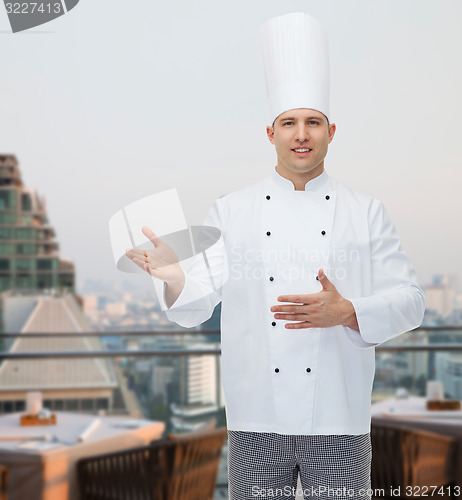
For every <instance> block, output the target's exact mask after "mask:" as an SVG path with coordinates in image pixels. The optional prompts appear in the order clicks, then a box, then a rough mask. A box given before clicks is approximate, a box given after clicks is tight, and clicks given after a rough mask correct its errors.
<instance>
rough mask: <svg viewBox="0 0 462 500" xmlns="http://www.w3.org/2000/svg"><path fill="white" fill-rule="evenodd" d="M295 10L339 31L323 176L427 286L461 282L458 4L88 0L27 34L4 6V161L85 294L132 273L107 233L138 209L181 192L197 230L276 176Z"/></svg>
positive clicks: (461, 34)
mask: <svg viewBox="0 0 462 500" xmlns="http://www.w3.org/2000/svg"><path fill="white" fill-rule="evenodd" d="M292 11H299V12H300V11H302V12H306V13H308V14H311V15H312V16H313V17H315V18H317V19H319V20H320V21H321V22H322V24H323V25H324V26H325V28H326V29H327V32H328V36H329V44H330V61H331V79H332V84H331V86H332V99H331V110H332V111H331V113H332V120H333V121H334V122H335V123H336V124H337V133H336V136H335V138H334V141H333V142H332V144H331V145H330V149H329V154H328V157H327V159H326V170H327V171H328V173H329V174H330V175H332V176H334V177H336V178H338V179H339V180H341V181H343V182H345V183H347V184H348V185H350V186H351V187H354V188H356V189H358V190H360V191H363V192H365V193H368V194H371V195H373V196H375V197H377V198H379V199H381V200H382V201H383V202H384V203H385V205H386V206H387V208H388V209H389V211H390V213H391V216H392V218H393V220H394V222H395V224H396V226H397V228H398V232H399V233H400V236H401V240H402V244H403V247H404V249H405V250H406V252H407V253H408V254H409V256H410V257H411V258H412V260H413V262H414V263H415V267H416V270H417V274H418V277H419V280H420V282H421V283H422V284H426V283H427V282H428V281H429V280H430V279H431V276H432V275H433V274H436V273H454V274H456V275H458V276H459V277H460V276H462V269H461V258H460V257H461V242H462V233H461V231H460V229H459V228H460V215H461V212H462V210H461V208H462V201H461V196H460V194H461V186H462V169H461V167H462V153H461V151H460V147H461V138H460V135H461V125H460V117H461V114H462V113H461V112H462V104H461V103H462V99H461V98H460V95H459V94H460V89H461V88H462V63H461V60H462V58H461V56H460V50H461V47H462V30H461V29H460V26H461V24H460V21H461V19H462V2H460V0H438V1H434V0H433V1H430V0H388V1H382V2H380V1H378V0H373V1H371V0H349V1H347V2H346V1H344V0H323V1H321V0H318V1H309V0H304V1H298V0H284V2H282V1H281V0H252V1H248V0H246V1H244V0H237V1H234V2H225V1H221V0H199V1H194V2H191V1H190V0H179V1H164V2H159V1H155V0H137V1H136V2H132V1H122V0H93V1H90V0H81V1H80V3H79V4H78V5H77V7H75V9H73V10H72V11H71V12H69V13H68V14H66V15H65V16H63V17H61V18H59V19H57V20H55V21H53V22H51V23H49V24H45V25H43V26H41V27H38V28H35V29H33V30H30V31H27V32H23V33H17V34H14V35H13V34H11V33H9V32H10V28H9V24H8V19H7V16H6V12H5V10H4V9H3V8H0V59H1V61H2V64H1V68H2V70H1V76H0V88H1V94H0V99H1V100H0V117H1V118H0V124H1V125H0V127H1V129H0V153H14V154H16V155H17V157H18V159H19V162H20V168H21V171H22V176H23V180H24V182H25V184H26V185H27V186H29V187H34V188H35V189H37V190H38V192H39V194H40V195H44V196H45V197H46V200H47V209H48V215H49V219H50V222H51V224H52V225H53V226H54V227H55V229H56V232H57V238H58V240H59V242H60V244H61V254H62V256H63V257H64V258H68V259H71V260H73V261H74V262H75V265H76V269H77V284H78V286H81V285H82V284H83V282H84V281H85V280H86V279H89V278H90V279H102V280H106V281H116V280H120V279H121V278H126V276H124V275H122V273H120V272H119V271H117V270H116V268H115V265H114V262H113V257H112V252H111V247H110V241H109V236H108V221H109V218H110V217H111V215H112V214H113V213H115V212H116V211H117V210H119V209H120V208H122V207H123V206H124V205H126V204H128V203H130V202H132V201H135V200H137V199H139V198H142V197H145V196H148V195H150V194H152V193H156V192H159V191H162V190H165V189H168V188H172V187H176V188H177V189H178V191H179V193H180V197H181V200H182V203H183V207H184V209H185V212H186V214H187V219H188V222H189V223H190V224H200V223H201V222H202V219H203V217H204V216H205V214H206V212H207V210H208V208H209V206H210V204H211V203H212V202H213V201H214V200H215V199H216V198H217V197H218V196H221V195H222V194H225V193H229V192H231V191H233V190H236V189H239V188H241V187H245V186H247V185H249V184H251V183H253V182H256V181H258V180H260V179H262V178H264V177H266V176H267V175H270V174H271V173H272V172H273V168H274V165H275V163H276V157H275V153H274V149H273V148H274V147H273V146H272V145H271V144H270V143H269V142H268V139H267V137H266V132H265V127H266V125H267V105H266V96H265V85H264V78H263V66H262V59H261V50H260V27H261V26H262V25H263V24H264V22H265V21H266V20H267V19H269V18H271V17H273V16H276V15H280V14H284V13H287V12H292ZM140 279H141V280H143V277H142V276H131V277H130V280H133V282H139V280H140Z"/></svg>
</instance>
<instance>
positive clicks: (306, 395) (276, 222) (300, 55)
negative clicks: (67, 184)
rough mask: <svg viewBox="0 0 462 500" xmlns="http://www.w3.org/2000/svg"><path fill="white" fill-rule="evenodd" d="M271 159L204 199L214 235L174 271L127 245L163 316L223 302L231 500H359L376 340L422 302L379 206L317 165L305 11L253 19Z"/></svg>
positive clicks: (318, 66)
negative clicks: (154, 287) (264, 168)
mask: <svg viewBox="0 0 462 500" xmlns="http://www.w3.org/2000/svg"><path fill="white" fill-rule="evenodd" d="M262 35H263V37H262V38H263V55H264V66H265V78H266V86H267V93H268V99H269V107H270V121H269V123H270V124H271V125H269V126H267V135H268V138H269V140H270V142H271V143H272V144H274V146H275V149H276V154H277V165H276V167H275V169H274V171H273V172H272V173H271V175H269V177H267V178H266V179H264V180H262V181H261V182H258V183H257V184H254V185H252V186H249V187H247V188H245V189H242V190H240V191H237V192H234V193H231V194H228V195H226V196H224V197H222V198H220V199H218V200H216V201H215V203H214V204H213V206H212V208H211V210H210V212H209V213H208V215H207V217H206V219H205V221H204V224H205V225H210V226H214V227H216V228H218V229H219V230H220V231H221V235H222V238H221V239H220V240H219V241H218V242H217V244H215V245H214V246H213V247H211V248H210V249H209V250H207V252H205V253H206V256H207V259H206V265H204V262H203V261H200V259H196V261H195V262H193V263H192V265H189V267H188V268H186V267H185V266H182V265H181V264H178V263H177V262H176V261H175V257H174V253H173V252H172V250H171V249H170V248H169V247H167V245H166V244H165V243H163V242H162V241H161V240H160V239H158V238H157V237H156V235H155V234H154V233H153V232H152V231H151V229H149V228H144V229H143V232H144V233H145V235H146V236H147V237H148V238H149V239H151V240H152V242H153V244H154V248H153V249H152V250H149V251H141V250H130V251H128V252H127V255H128V256H129V257H130V258H132V259H133V261H134V262H135V263H137V264H138V265H139V266H141V267H143V268H144V269H145V270H146V271H147V272H149V273H150V274H151V275H152V276H153V277H154V278H156V279H157V280H162V281H163V283H164V285H163V286H164V295H163V296H162V297H161V302H162V303H163V306H164V307H165V309H166V310H167V315H168V317H169V318H170V319H171V320H173V321H175V322H177V323H178V324H179V325H182V326H185V327H193V326H196V325H199V324H200V323H202V322H204V321H206V320H207V319H208V318H209V317H210V316H211V314H212V312H213V309H214V307H215V305H216V304H217V303H218V302H219V301H220V300H221V301H222V313H221V345H222V371H223V388H224V392H225V399H226V414H227V426H228V438H229V452H228V454H229V458H228V473H229V493H230V498H231V499H232V500H249V499H251V498H279V499H283V498H284V499H287V498H294V489H295V487H296V480H297V476H298V475H300V480H301V485H302V489H303V493H304V496H305V498H319V499H327V498H329V499H332V498H336V499H359V498H369V494H368V492H367V490H368V489H369V487H370V461H371V443H370V437H369V431H370V396H371V390H372V382H373V377H374V362H375V355H374V347H375V346H376V345H377V344H380V343H382V342H384V341H386V340H389V339H391V338H393V337H395V336H397V335H400V334H402V333H404V332H406V331H408V330H410V329H413V328H415V327H417V326H418V325H419V324H420V323H421V321H422V317H423V313H424V308H425V300H424V295H423V292H422V290H421V288H420V287H419V286H418V285H417V283H416V277H415V273H414V269H413V266H412V264H411V262H410V261H409V259H408V257H407V256H406V255H405V253H404V252H403V250H402V248H401V245H400V241H399V238H398V235H397V233H396V230H395V228H394V226H393V224H392V222H391V220H390V218H389V216H388V213H387V211H386V210H385V208H384V206H383V205H382V203H381V202H379V201H377V200H376V199H374V198H371V197H370V196H366V195H364V194H361V193H358V192H356V191H354V190H352V189H350V188H348V187H346V186H345V185H344V184H342V183H340V182H338V181H336V180H335V179H333V178H332V177H330V176H329V175H328V174H327V172H326V170H325V168H324V159H325V156H326V154H327V149H328V145H329V143H330V142H331V141H332V140H333V138H334V134H335V130H336V126H335V124H334V123H332V120H331V116H330V111H329V67H328V51H327V37H326V34H325V31H324V29H323V27H322V26H321V25H320V24H319V22H317V21H316V20H314V19H313V18H311V17H310V16H308V15H306V14H303V13H290V14H287V15H283V16H279V17H276V18H274V19H271V20H269V21H268V22H267V23H266V24H265V25H264V27H263V30H262Z"/></svg>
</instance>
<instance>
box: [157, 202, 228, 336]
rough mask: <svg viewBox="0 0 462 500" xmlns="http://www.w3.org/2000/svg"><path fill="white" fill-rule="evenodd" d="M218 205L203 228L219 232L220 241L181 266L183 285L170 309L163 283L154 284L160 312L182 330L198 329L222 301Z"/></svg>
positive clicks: (222, 249) (222, 262)
mask: <svg viewBox="0 0 462 500" xmlns="http://www.w3.org/2000/svg"><path fill="white" fill-rule="evenodd" d="M217 201H218V200H217ZM217 201H215V203H214V204H213V205H212V207H211V209H210V210H209V213H208V214H207V216H206V217H205V219H204V223H203V225H204V226H212V227H215V228H217V229H219V230H220V238H219V239H218V241H217V242H216V243H215V244H214V245H212V246H211V247H209V248H208V249H206V250H205V251H203V252H200V253H197V254H196V255H195V256H194V257H192V258H190V259H188V260H186V261H182V262H181V263H180V265H181V267H182V269H183V271H184V273H185V285H184V287H183V290H182V291H181V293H180V295H179V296H178V298H177V299H176V301H175V302H174V303H173V304H172V305H171V306H170V308H168V307H167V306H166V303H165V283H163V282H161V281H160V280H156V282H157V283H155V286H156V289H157V295H158V297H159V301H160V303H161V308H162V310H164V311H165V313H166V315H167V318H168V319H169V320H170V321H172V322H175V323H177V324H178V325H180V326H183V327H185V328H192V327H194V326H198V325H200V324H201V323H203V322H204V321H207V320H208V319H209V318H210V317H211V316H212V313H213V310H214V309H215V306H216V305H217V304H218V303H219V302H220V301H221V290H222V287H223V285H224V283H225V282H226V280H227V278H228V263H227V258H226V251H225V244H224V240H223V235H222V234H221V223H220V217H219V212H218V205H217Z"/></svg>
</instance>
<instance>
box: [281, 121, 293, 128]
mask: <svg viewBox="0 0 462 500" xmlns="http://www.w3.org/2000/svg"><path fill="white" fill-rule="evenodd" d="M293 123H294V122H284V123H283V124H282V126H283V127H285V126H286V125H292V124H293Z"/></svg>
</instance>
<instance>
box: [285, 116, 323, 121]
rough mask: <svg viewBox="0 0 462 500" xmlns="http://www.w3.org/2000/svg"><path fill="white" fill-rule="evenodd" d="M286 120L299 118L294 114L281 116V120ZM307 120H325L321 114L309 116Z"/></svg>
mask: <svg viewBox="0 0 462 500" xmlns="http://www.w3.org/2000/svg"><path fill="white" fill-rule="evenodd" d="M286 120H297V118H295V117H294V116H286V117H285V118H280V119H279V121H280V122H285V121H286ZM307 120H320V121H323V118H322V117H320V116H308V117H307Z"/></svg>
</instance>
